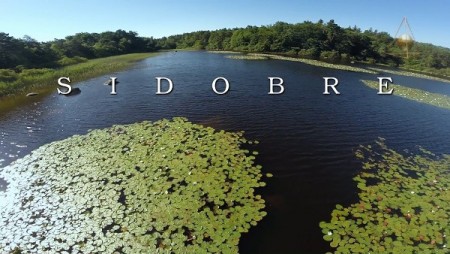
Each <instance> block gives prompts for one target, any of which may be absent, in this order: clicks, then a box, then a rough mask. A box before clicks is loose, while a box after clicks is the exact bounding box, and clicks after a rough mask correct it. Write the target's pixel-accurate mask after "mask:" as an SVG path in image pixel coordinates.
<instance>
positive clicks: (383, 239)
mask: <svg viewBox="0 0 450 254" xmlns="http://www.w3.org/2000/svg"><path fill="white" fill-rule="evenodd" d="M356 156H357V157H358V158H359V159H361V160H362V162H363V169H362V171H361V172H360V173H359V174H358V175H357V176H356V177H355V178H354V180H355V181H356V183H357V185H358V188H359V190H360V192H359V201H358V202H357V203H355V204H351V205H350V206H348V207H344V206H342V205H336V209H334V210H333V212H332V214H331V220H330V221H328V222H321V223H320V227H321V228H322V232H323V238H324V239H325V240H326V241H328V242H330V246H331V247H332V248H333V249H334V250H335V253H449V252H450V227H449V222H450V205H449V204H450V190H449V188H450V178H449V169H450V156H449V155H442V156H436V155H434V154H432V153H431V152H428V151H426V150H424V149H421V153H420V154H415V155H414V154H406V155H405V154H400V153H398V152H396V151H394V150H392V149H389V148H388V147H387V146H386V145H385V143H384V140H383V139H380V140H378V141H377V142H376V145H373V146H371V145H368V146H361V147H360V148H359V149H358V150H357V152H356Z"/></svg>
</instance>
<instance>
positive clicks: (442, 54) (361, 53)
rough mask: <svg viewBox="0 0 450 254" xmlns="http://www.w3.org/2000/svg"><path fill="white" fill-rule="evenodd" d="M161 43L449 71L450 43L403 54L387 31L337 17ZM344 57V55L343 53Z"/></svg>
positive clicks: (184, 36) (179, 37)
mask: <svg viewBox="0 0 450 254" xmlns="http://www.w3.org/2000/svg"><path fill="white" fill-rule="evenodd" d="M157 41H158V46H159V47H161V48H165V49H170V48H179V49H181V48H206V49H208V50H235V51H241V52H257V53H264V52H265V53H268V52H271V53H278V54H284V55H289V56H296V55H298V56H299V57H303V58H310V59H321V60H325V61H331V62H339V60H341V61H342V62H348V61H349V60H350V61H355V60H357V61H363V62H369V63H381V64H387V65H391V66H399V65H401V64H403V66H404V67H405V68H408V69H413V70H416V71H427V72H430V73H433V74H439V75H447V76H450V68H449V66H450V49H448V48H442V47H437V46H433V45H431V44H425V43H418V42H417V43H415V44H414V46H413V47H412V49H411V52H413V54H411V57H410V58H409V59H405V57H404V52H403V51H402V49H400V48H399V47H397V45H396V44H395V42H394V38H392V37H391V36H390V35H389V34H388V33H386V32H378V31H376V30H375V31H373V30H372V29H370V30H366V31H361V30H360V29H359V28H357V27H353V28H351V27H349V28H342V27H340V26H339V25H337V24H336V23H334V21H333V20H330V21H329V22H327V23H324V22H323V21H319V22H317V23H313V22H309V21H306V22H303V23H297V24H288V23H285V22H277V23H275V24H273V25H270V26H260V27H257V26H247V27H245V28H235V29H221V30H216V31H199V32H193V33H186V34H181V35H174V36H169V37H164V38H161V39H158V40H157ZM343 55H344V56H346V58H343V59H340V58H341V56H343Z"/></svg>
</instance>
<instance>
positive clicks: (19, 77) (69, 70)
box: [0, 53, 157, 97]
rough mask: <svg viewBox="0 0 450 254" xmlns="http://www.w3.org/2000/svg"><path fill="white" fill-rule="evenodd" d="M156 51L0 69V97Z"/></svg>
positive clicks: (116, 67)
mask: <svg viewBox="0 0 450 254" xmlns="http://www.w3.org/2000/svg"><path fill="white" fill-rule="evenodd" d="M156 54H157V53H136V54H127V55H120V56H112V57H105V58H98V59H92V60H88V61H86V62H84V63H78V64H74V65H69V66H66V67H62V68H58V69H25V70H23V71H21V72H20V73H16V72H14V71H12V70H0V97H2V96H6V95H12V94H23V93H27V92H31V91H33V92H34V91H39V90H41V89H45V88H46V87H47V88H48V87H49V86H55V87H56V84H57V80H58V78H60V77H70V78H71V81H72V82H78V81H82V80H86V79H90V78H93V77H97V76H100V75H104V74H107V73H111V72H115V71H121V70H124V69H126V68H128V67H130V66H131V65H132V64H134V63H135V62H137V61H140V60H143V59H145V58H148V57H150V56H154V55H156Z"/></svg>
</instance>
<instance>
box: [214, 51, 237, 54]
mask: <svg viewBox="0 0 450 254" xmlns="http://www.w3.org/2000/svg"><path fill="white" fill-rule="evenodd" d="M208 53H213V54H241V52H237V51H229V50H208Z"/></svg>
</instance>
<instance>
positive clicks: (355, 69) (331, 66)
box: [227, 53, 378, 74]
mask: <svg viewBox="0 0 450 254" xmlns="http://www.w3.org/2000/svg"><path fill="white" fill-rule="evenodd" d="M227 57H228V58H231V59H246V60H266V59H275V60H283V61H291V62H300V63H304V64H308V65H313V66H318V67H323V68H329V69H336V70H343V71H352V72H361V73H369V74H377V73H378V72H376V71H374V70H368V69H365V68H360V67H354V66H349V65H343V64H332V63H326V62H322V61H318V60H313V59H305V58H296V57H287V56H279V55H272V54H263V53H249V54H245V55H242V56H227Z"/></svg>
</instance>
